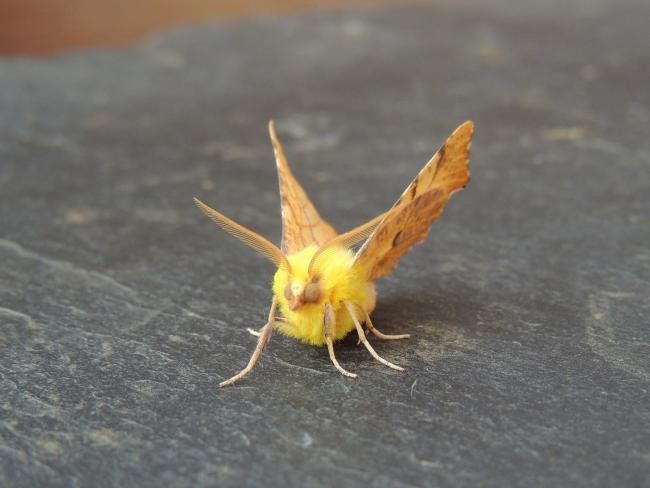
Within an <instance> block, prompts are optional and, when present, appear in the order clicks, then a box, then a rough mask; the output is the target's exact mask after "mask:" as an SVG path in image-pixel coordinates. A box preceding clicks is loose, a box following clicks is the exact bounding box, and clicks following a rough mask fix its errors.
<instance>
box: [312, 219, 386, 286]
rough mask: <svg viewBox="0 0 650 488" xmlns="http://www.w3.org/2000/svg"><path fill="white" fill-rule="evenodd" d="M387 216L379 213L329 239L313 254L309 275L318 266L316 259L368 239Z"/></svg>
mask: <svg viewBox="0 0 650 488" xmlns="http://www.w3.org/2000/svg"><path fill="white" fill-rule="evenodd" d="M385 216H386V214H385V213H383V214H381V215H378V216H377V217H375V218H374V219H372V220H370V221H368V222H366V223H365V224H362V225H360V226H358V227H355V228H354V229H352V230H349V231H347V232H345V233H344V234H340V235H338V236H336V237H335V238H334V239H331V240H329V241H328V242H326V243H325V244H324V245H323V246H321V247H320V249H318V251H316V253H315V254H314V255H313V256H312V258H311V261H310V262H309V268H308V270H307V272H308V274H309V276H312V272H313V270H314V268H315V267H316V261H317V260H318V259H322V258H323V256H327V255H328V254H329V253H331V252H333V251H334V250H335V249H336V248H340V247H342V248H345V249H348V248H351V247H352V246H354V245H355V244H358V243H359V242H361V241H363V240H364V239H367V238H368V236H369V235H370V234H372V232H373V231H374V230H375V229H376V228H377V226H378V225H379V224H380V223H381V221H382V220H383V219H384V217H385Z"/></svg>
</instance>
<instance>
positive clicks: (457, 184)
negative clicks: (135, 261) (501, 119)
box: [194, 121, 474, 387]
mask: <svg viewBox="0 0 650 488" xmlns="http://www.w3.org/2000/svg"><path fill="white" fill-rule="evenodd" d="M473 130H474V124H473V123H472V122H471V121H467V122H465V123H463V124H462V125H460V126H459V127H458V128H457V129H456V130H455V131H454V132H453V133H452V134H451V136H449V138H448V139H447V141H446V142H445V143H444V144H443V145H442V147H441V148H440V149H439V150H438V151H437V152H436V153H435V154H434V155H433V157H432V158H431V159H430V160H429V162H428V163H427V164H426V165H425V166H424V167H423V168H422V170H421V171H420V172H419V173H418V175H417V176H416V177H415V179H414V180H413V181H412V182H411V184H410V185H409V186H407V187H406V190H404V193H402V196H400V197H399V199H398V200H397V201H396V202H395V204H394V205H393V206H392V207H391V208H390V209H389V210H388V211H387V212H385V213H383V214H381V215H379V216H377V217H375V218H374V219H372V220H370V221H368V222H366V223H365V224H363V225H360V226H359V227H356V228H354V229H352V230H350V231H348V232H345V233H343V234H338V233H337V232H336V230H335V229H334V227H332V226H331V225H330V224H329V223H327V222H326V221H325V220H324V219H323V218H322V217H321V216H320V214H319V213H318V211H317V210H316V207H315V206H314V204H313V203H312V202H311V200H310V199H309V197H308V196H307V194H306V193H305V190H303V188H302V187H301V186H300V184H299V183H298V181H297V180H296V178H295V177H294V175H293V173H292V172H291V169H290V168H289V163H288V162H287V158H286V156H285V154H284V149H283V148H282V145H281V144H280V141H279V139H278V136H277V134H276V132H275V126H274V124H273V121H270V122H269V134H270V136H271V142H272V144H273V149H274V152H275V161H276V165H277V170H278V180H279V184H280V198H281V209H282V242H281V246H280V247H279V248H278V247H277V246H275V245H274V244H273V243H271V242H270V241H268V240H267V239H265V238H264V237H262V236H261V235H259V234H257V233H255V232H253V231H252V230H250V229H247V228H246V227H244V226H242V225H241V224H238V223H237V222H235V221H233V220H231V219H229V218H228V217H226V216H225V215H223V214H221V213H219V212H218V211H216V210H214V209H213V208H210V207H209V206H207V205H206V204H204V203H203V202H201V201H200V200H199V199H198V198H194V203H195V204H196V205H197V207H198V208H199V209H200V210H201V211H202V212H203V213H204V214H205V215H207V216H208V217H209V218H210V219H212V220H213V221H214V222H215V223H216V224H217V225H218V226H220V227H221V228H222V229H224V230H225V231H226V232H228V233H229V234H231V235H232V236H234V237H236V238H237V239H239V240H240V241H241V242H243V243H244V244H246V245H248V246H250V247H251V248H253V249H254V250H255V251H257V252H258V253H260V254H261V255H262V256H264V257H265V258H267V259H268V260H269V261H271V262H272V263H273V264H274V265H275V266H276V268H277V270H276V272H275V275H274V277H273V300H272V302H271V307H270V311H269V315H268V320H267V322H266V324H265V325H264V326H263V327H262V328H261V329H260V330H259V331H254V330H252V329H248V330H249V332H250V333H251V334H253V335H255V336H257V338H258V340H257V346H256V348H255V351H254V352H253V355H252V356H251V358H250V360H249V361H248V364H247V365H246V367H245V368H244V369H242V370H241V371H240V372H239V373H237V374H236V375H234V376H233V377H232V378H230V379H228V380H226V381H223V382H222V383H220V385H219V386H222V387H223V386H226V385H231V384H233V383H234V382H236V381H237V380H239V379H241V378H242V377H244V376H245V375H246V374H248V373H249V372H250V371H251V370H252V369H253V367H254V366H255V363H256V362H257V360H258V359H259V358H260V356H261V354H262V351H263V350H264V348H265V347H266V346H267V344H268V343H269V341H270V339H271V334H272V332H273V330H274V329H277V330H278V331H279V332H280V333H282V334H285V335H287V336H290V337H293V338H296V339H298V340H301V341H304V342H307V343H309V344H313V345H315V346H323V345H326V346H327V350H328V353H329V358H330V360H331V361H332V363H333V364H334V366H335V367H336V369H337V370H338V371H340V372H341V373H342V374H343V375H345V376H348V377H350V378H356V377H357V375H356V374H354V373H351V372H349V371H347V370H346V369H344V368H343V367H342V366H341V365H340V364H339V362H338V360H337V358H336V355H335V353H334V343H335V342H336V341H338V340H340V339H342V338H344V337H345V336H346V335H347V334H348V333H350V332H352V331H353V330H356V332H357V334H358V337H359V342H361V343H362V344H363V345H364V346H365V348H366V349H367V350H368V352H369V353H370V354H371V355H372V356H373V357H374V358H375V359H376V360H377V361H379V362H381V363H382V364H384V365H386V366H388V367H390V368H393V369H396V370H399V371H403V370H404V368H402V367H401V366H398V365H396V364H393V363H391V362H390V361H387V360H386V359H384V358H383V357H381V356H380V355H379V354H377V352H376V351H375V349H374V348H373V347H372V345H371V344H370V342H368V337H367V336H368V334H373V335H374V336H375V337H377V338H378V339H382V340H394V339H406V338H408V337H410V335H409V334H384V333H383V332H381V331H379V330H378V329H377V328H376V327H375V326H374V324H373V323H372V321H371V320H370V314H371V313H372V311H373V309H374V308H375V303H376V292H375V280H377V279H378V278H381V277H382V276H386V275H387V274H389V273H391V272H392V271H393V269H394V268H395V266H396V264H397V262H398V261H399V259H400V258H401V257H402V256H403V255H404V254H406V253H407V252H408V251H409V249H410V248H411V247H412V246H413V245H415V244H417V243H419V242H422V241H423V240H424V239H425V238H426V236H427V234H428V233H429V227H430V226H431V224H432V223H433V222H434V221H435V220H437V219H438V218H439V217H440V215H441V214H442V210H443V207H444V206H445V204H446V203H447V200H449V197H450V196H451V195H452V194H453V193H454V192H455V191H457V190H459V189H461V188H463V187H465V185H466V184H467V183H468V181H469V148H470V144H471V140H472V134H473ZM361 242H363V244H362V245H361V246H360V247H359V249H358V250H357V251H356V252H353V249H354V248H355V245H357V244H359V243H361ZM362 324H365V327H366V330H365V331H364V327H363V326H362Z"/></svg>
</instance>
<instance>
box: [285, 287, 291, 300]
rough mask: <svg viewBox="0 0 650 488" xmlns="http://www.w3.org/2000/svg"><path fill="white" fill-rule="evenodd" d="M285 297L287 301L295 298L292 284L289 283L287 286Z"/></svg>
mask: <svg viewBox="0 0 650 488" xmlns="http://www.w3.org/2000/svg"><path fill="white" fill-rule="evenodd" d="M284 297H285V298H286V299H287V300H291V299H292V298H293V292H292V291H291V283H287V286H285V287H284Z"/></svg>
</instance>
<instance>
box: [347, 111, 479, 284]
mask: <svg viewBox="0 0 650 488" xmlns="http://www.w3.org/2000/svg"><path fill="white" fill-rule="evenodd" d="M473 131H474V124H473V123H472V122H471V121H467V122H465V123H464V124H462V125H460V126H459V127H458V128H457V129H456V130H455V131H454V132H453V133H452V134H451V136H449V138H448V139H447V141H446V142H445V144H443V146H442V147H441V148H440V149H439V150H438V152H436V154H434V156H433V157H432V158H431V160H430V161H429V162H428V163H427V164H426V165H425V166H424V168H422V170H421V171H420V172H419V173H418V175H417V176H416V177H415V179H414V180H413V181H412V182H411V184H410V185H409V186H408V187H407V188H406V190H405V191H404V193H402V196H400V198H399V199H398V200H397V202H395V204H394V205H393V207H392V208H391V209H390V210H389V211H388V212H386V214H385V217H384V219H383V220H382V221H381V223H380V224H379V225H378V226H377V228H376V229H375V230H374V232H373V233H372V234H371V235H370V237H368V239H367V240H366V242H365V243H364V244H363V246H362V247H361V248H360V249H359V251H358V252H357V254H356V256H355V266H358V267H360V268H361V269H364V270H365V272H366V273H367V275H368V279H370V280H375V279H377V278H381V277H382V276H386V275H387V274H389V273H391V272H392V271H393V269H395V266H396V265H397V262H398V261H399V259H400V258H401V257H402V256H403V255H404V254H406V253H407V252H408V250H409V249H410V248H411V247H413V246H414V245H415V244H417V243H419V242H422V241H423V240H424V239H426V237H427V234H428V233H429V227H430V226H431V224H432V223H433V222H434V221H435V220H437V219H438V218H439V217H440V215H441V214H442V210H443V208H444V205H445V204H446V203H447V201H448V200H449V197H450V196H451V195H452V193H454V192H455V191H457V190H459V189H461V188H463V187H464V186H465V185H466V184H467V182H468V181H469V147H470V144H471V141H472V134H473Z"/></svg>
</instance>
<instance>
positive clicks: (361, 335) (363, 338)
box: [343, 300, 404, 371]
mask: <svg viewBox="0 0 650 488" xmlns="http://www.w3.org/2000/svg"><path fill="white" fill-rule="evenodd" d="M343 303H344V304H345V307H346V308H347V309H348V313H349V314H350V317H352V320H353V321H354V326H355V327H356V328H357V334H359V340H360V341H361V342H363V345H364V346H366V349H368V352H369V353H370V354H371V355H372V357H373V358H375V359H376V360H377V361H379V362H380V363H381V364H385V365H386V366H388V367H389V368H393V369H396V370H397V371H404V368H402V367H401V366H398V365H397V364H393V363H391V362H390V361H387V360H385V359H384V358H382V357H381V356H380V355H379V354H377V351H375V350H374V349H373V347H372V346H371V345H370V343H369V342H368V339H367V338H366V334H365V333H364V332H363V327H362V326H361V324H360V323H359V320H358V319H357V316H356V315H355V313H354V305H353V304H352V303H351V302H349V301H347V300H346V301H344V302H343Z"/></svg>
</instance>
